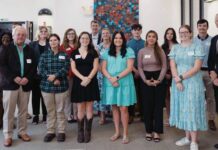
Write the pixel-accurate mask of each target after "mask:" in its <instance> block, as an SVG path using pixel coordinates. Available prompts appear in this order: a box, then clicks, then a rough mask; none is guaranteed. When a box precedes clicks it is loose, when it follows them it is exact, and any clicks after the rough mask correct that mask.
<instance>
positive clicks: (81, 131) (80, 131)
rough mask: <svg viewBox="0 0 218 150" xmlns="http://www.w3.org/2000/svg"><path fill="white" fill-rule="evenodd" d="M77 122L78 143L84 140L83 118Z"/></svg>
mask: <svg viewBox="0 0 218 150" xmlns="http://www.w3.org/2000/svg"><path fill="white" fill-rule="evenodd" d="M77 123H78V136H77V141H78V143H83V142H84V118H83V119H82V120H79V119H78V120H77Z"/></svg>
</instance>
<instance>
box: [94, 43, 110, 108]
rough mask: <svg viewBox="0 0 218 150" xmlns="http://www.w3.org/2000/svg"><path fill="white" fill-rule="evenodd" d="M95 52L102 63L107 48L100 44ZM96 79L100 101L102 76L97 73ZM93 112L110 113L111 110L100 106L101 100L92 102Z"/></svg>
mask: <svg viewBox="0 0 218 150" xmlns="http://www.w3.org/2000/svg"><path fill="white" fill-rule="evenodd" d="M97 50H98V52H99V55H100V56H99V58H100V62H101V61H102V55H103V54H104V53H105V52H106V51H107V52H108V50H109V48H104V44H103V43H100V44H99V45H98V46H97ZM97 79H98V87H99V91H100V98H101V99H102V96H103V90H102V87H103V86H104V85H103V74H102V73H101V72H100V71H98V73H97ZM93 106H94V110H96V111H103V112H104V111H110V110H111V107H110V105H105V104H102V100H100V101H95V102H94V105H93Z"/></svg>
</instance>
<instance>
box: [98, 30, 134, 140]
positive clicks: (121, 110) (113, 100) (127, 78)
mask: <svg viewBox="0 0 218 150" xmlns="http://www.w3.org/2000/svg"><path fill="white" fill-rule="evenodd" d="M134 58H135V54H134V52H133V50H132V49H130V48H127V47H126V39H125V36H124V34H123V32H121V31H116V32H115V33H114V34H113V37H112V43H111V46H110V50H109V51H108V52H105V53H104V54H103V55H102V59H103V62H102V73H103V74H104V79H103V84H104V86H103V98H102V103H103V104H107V105H112V112H113V120H114V125H115V134H114V135H113V136H112V137H111V138H110V140H111V141H115V140H117V139H118V138H119V137H120V131H119V123H120V120H121V122H122V125H123V140H122V143H123V144H127V143H129V138H128V118H129V114H128V106H130V105H133V104H135V103H136V93H135V86H134V80H133V76H132V69H133V63H134Z"/></svg>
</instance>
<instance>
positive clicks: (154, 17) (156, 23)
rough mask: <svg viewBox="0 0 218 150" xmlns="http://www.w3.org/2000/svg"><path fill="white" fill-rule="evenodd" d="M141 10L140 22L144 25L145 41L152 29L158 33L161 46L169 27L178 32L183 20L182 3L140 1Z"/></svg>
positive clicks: (160, 0) (166, 0)
mask: <svg viewBox="0 0 218 150" xmlns="http://www.w3.org/2000/svg"><path fill="white" fill-rule="evenodd" d="M139 10H140V11H139V22H140V23H141V24H142V25H143V39H145V35H146V32H147V31H149V30H151V29H152V30H155V31H156V32H157V33H158V36H159V44H160V45H161V44H162V43H163V37H164V33H165V30H166V29H167V28H168V27H173V28H174V29H175V30H176V31H178V28H179V26H180V20H181V19H180V15H181V11H180V1H178V0H164V2H163V0H155V1H151V0H140V1H139Z"/></svg>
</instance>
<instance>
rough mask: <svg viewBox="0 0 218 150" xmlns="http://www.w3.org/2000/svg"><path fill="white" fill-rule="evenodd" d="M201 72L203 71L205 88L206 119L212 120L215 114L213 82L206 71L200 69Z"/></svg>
mask: <svg viewBox="0 0 218 150" xmlns="http://www.w3.org/2000/svg"><path fill="white" fill-rule="evenodd" d="M202 72H203V81H204V86H205V88H206V101H207V112H208V119H209V120H214V119H215V114H216V102H215V96H214V89H213V83H212V81H211V79H210V76H209V73H208V71H202Z"/></svg>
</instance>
